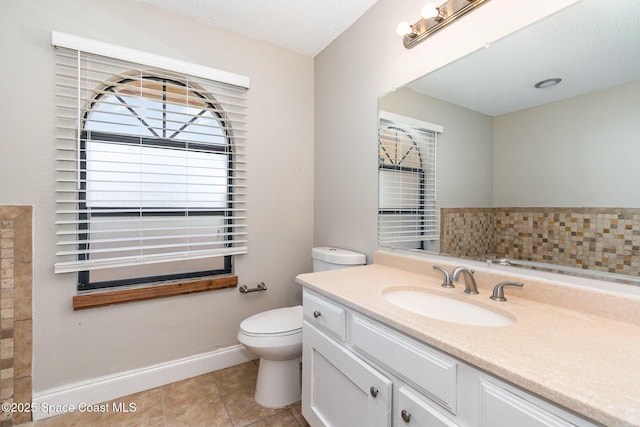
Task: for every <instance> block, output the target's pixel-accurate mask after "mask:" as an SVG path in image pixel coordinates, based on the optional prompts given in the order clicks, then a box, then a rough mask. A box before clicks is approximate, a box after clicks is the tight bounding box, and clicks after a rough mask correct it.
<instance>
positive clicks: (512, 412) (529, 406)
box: [479, 379, 593, 427]
mask: <svg viewBox="0 0 640 427" xmlns="http://www.w3.org/2000/svg"><path fill="white" fill-rule="evenodd" d="M567 415H569V414H568V413H567ZM479 425H480V427H511V426H518V427H575V426H576V425H580V426H585V427H587V426H591V425H593V424H591V423H586V422H585V423H582V422H579V423H576V424H574V423H572V422H569V421H567V420H565V419H563V418H560V417H559V416H557V415H556V414H554V413H552V412H551V411H549V410H546V409H545V408H543V407H541V406H539V405H536V404H535V403H534V402H533V401H531V400H529V399H526V400H525V399H524V398H523V397H521V396H518V395H517V394H515V393H512V392H511V391H509V390H507V389H505V388H502V387H499V386H498V385H496V384H493V383H491V382H488V381H485V380H482V379H481V380H480V420H479Z"/></svg>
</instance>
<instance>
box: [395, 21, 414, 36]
mask: <svg viewBox="0 0 640 427" xmlns="http://www.w3.org/2000/svg"><path fill="white" fill-rule="evenodd" d="M396 33H398V35H399V36H406V35H409V34H411V33H413V27H412V26H411V25H409V23H408V22H407V21H402V22H401V23H399V24H398V26H397V27H396Z"/></svg>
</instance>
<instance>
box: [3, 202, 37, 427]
mask: <svg viewBox="0 0 640 427" xmlns="http://www.w3.org/2000/svg"><path fill="white" fill-rule="evenodd" d="M31 217H32V209H31V207H25V206H0V402H2V403H31V354H32V315H31V301H32V268H31V266H32V244H31V242H32V235H31ZM28 421H31V414H30V413H29V412H11V411H4V410H2V411H0V427H9V426H14V425H18V424H21V423H25V422H28Z"/></svg>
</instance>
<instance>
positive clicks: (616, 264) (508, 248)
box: [440, 208, 640, 276]
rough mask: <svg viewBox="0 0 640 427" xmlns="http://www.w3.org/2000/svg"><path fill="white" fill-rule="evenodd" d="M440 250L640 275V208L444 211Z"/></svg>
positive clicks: (453, 253)
mask: <svg viewBox="0 0 640 427" xmlns="http://www.w3.org/2000/svg"><path fill="white" fill-rule="evenodd" d="M440 229H441V235H440V251H441V252H442V253H446V254H449V255H453V256H458V257H464V258H503V257H504V258H513V259H520V260H526V261H536V262H544V263H549V264H560V265H565V266H570V267H577V268H584V269H590V270H599V271H606V272H609V273H618V274H626V275H631V276H638V275H640V209H621V208H443V209H442V210H441V228H440Z"/></svg>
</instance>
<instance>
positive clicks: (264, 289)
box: [238, 282, 267, 294]
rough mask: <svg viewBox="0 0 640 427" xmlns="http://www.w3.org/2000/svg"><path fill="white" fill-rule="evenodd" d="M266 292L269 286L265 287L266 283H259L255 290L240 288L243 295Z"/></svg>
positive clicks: (245, 287)
mask: <svg viewBox="0 0 640 427" xmlns="http://www.w3.org/2000/svg"><path fill="white" fill-rule="evenodd" d="M266 290H267V285H265V284H264V282H260V283H258V286H256V287H255V288H249V287H248V286H247V285H242V286H240V287H239V288H238V291H240V293H241V294H247V293H249V292H258V291H266Z"/></svg>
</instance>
